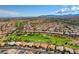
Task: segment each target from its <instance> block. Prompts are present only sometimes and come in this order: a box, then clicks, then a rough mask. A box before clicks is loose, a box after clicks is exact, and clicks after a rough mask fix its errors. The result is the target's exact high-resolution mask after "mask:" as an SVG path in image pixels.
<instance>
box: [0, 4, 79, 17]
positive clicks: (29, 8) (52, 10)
mask: <svg viewBox="0 0 79 59" xmlns="http://www.w3.org/2000/svg"><path fill="white" fill-rule="evenodd" d="M68 14H79V5H0V17H31V16H40V15H68Z"/></svg>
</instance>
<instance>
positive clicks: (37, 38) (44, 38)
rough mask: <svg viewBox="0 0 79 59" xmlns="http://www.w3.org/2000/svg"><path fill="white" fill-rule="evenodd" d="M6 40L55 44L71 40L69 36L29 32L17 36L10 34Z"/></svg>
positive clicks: (63, 43) (62, 43)
mask: <svg viewBox="0 0 79 59" xmlns="http://www.w3.org/2000/svg"><path fill="white" fill-rule="evenodd" d="M7 40H8V41H29V42H39V43H49V44H55V45H65V44H68V43H70V42H71V38H68V37H57V36H49V35H47V34H29V35H27V34H24V35H19V36H18V35H16V34H11V35H9V36H8V37H7Z"/></svg>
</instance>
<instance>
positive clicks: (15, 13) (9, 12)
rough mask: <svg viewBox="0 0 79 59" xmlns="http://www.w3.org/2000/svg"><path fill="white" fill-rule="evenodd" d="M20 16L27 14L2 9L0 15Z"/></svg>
mask: <svg viewBox="0 0 79 59" xmlns="http://www.w3.org/2000/svg"><path fill="white" fill-rule="evenodd" d="M19 16H25V15H23V14H22V13H20V12H16V11H10V10H0V17H19Z"/></svg>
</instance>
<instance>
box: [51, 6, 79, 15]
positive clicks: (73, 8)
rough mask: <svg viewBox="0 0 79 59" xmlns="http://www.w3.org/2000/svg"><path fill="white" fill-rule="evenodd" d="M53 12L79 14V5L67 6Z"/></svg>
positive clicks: (57, 13)
mask: <svg viewBox="0 0 79 59" xmlns="http://www.w3.org/2000/svg"><path fill="white" fill-rule="evenodd" d="M52 14H56V15H67V14H79V6H71V7H65V8H62V9H59V10H55V11H53V12H52Z"/></svg>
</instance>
